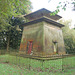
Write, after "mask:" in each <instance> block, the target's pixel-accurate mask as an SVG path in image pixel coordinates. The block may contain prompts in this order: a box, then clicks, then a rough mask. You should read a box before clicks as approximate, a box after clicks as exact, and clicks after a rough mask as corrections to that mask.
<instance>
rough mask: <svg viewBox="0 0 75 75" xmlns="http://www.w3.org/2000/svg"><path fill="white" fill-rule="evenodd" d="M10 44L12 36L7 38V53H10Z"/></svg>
mask: <svg viewBox="0 0 75 75" xmlns="http://www.w3.org/2000/svg"><path fill="white" fill-rule="evenodd" d="M9 42H10V36H9V35H8V36H7V52H9Z"/></svg>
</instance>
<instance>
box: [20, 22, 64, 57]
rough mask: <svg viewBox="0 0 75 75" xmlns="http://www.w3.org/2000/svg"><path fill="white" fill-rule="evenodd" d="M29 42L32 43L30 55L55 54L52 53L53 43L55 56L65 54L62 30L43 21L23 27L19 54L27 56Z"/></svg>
mask: <svg viewBox="0 0 75 75" xmlns="http://www.w3.org/2000/svg"><path fill="white" fill-rule="evenodd" d="M30 40H31V41H32V42H33V46H32V55H36V56H47V55H52V54H56V53H55V52H54V42H57V54H65V48H64V41H63V35H62V30H61V28H59V27H57V26H54V25H52V24H50V23H47V22H44V21H43V22H39V23H35V24H32V25H28V26H24V29H23V34H22V40H21V44H20V52H22V53H24V54H28V48H27V44H28V42H29V41H30Z"/></svg>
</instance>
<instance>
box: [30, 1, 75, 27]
mask: <svg viewBox="0 0 75 75" xmlns="http://www.w3.org/2000/svg"><path fill="white" fill-rule="evenodd" d="M30 1H31V2H32V7H33V9H32V12H34V11H37V10H39V9H41V8H46V9H48V10H50V11H54V10H56V7H57V6H58V4H59V2H60V1H61V2H63V1H68V2H72V1H71V0H50V2H49V0H30ZM72 7H73V5H71V4H68V6H67V8H66V11H64V10H62V9H60V12H59V13H58V15H60V16H62V17H63V19H65V20H72V24H71V27H70V28H73V27H74V25H75V11H72Z"/></svg>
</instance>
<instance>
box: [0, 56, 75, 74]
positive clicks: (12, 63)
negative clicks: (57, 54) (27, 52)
mask: <svg viewBox="0 0 75 75" xmlns="http://www.w3.org/2000/svg"><path fill="white" fill-rule="evenodd" d="M74 59H75V57H69V58H64V59H63V60H62V59H58V60H49V61H44V62H43V63H42V61H39V60H34V59H28V58H23V57H16V56H11V55H0V75H75V68H74V66H75V64H74V62H75V60H74ZM62 61H63V62H62ZM71 61H72V62H71ZM68 62H69V63H68ZM62 64H63V65H64V66H63V67H64V68H65V69H66V68H70V69H67V70H64V71H62ZM67 65H68V66H70V67H65V66H67Z"/></svg>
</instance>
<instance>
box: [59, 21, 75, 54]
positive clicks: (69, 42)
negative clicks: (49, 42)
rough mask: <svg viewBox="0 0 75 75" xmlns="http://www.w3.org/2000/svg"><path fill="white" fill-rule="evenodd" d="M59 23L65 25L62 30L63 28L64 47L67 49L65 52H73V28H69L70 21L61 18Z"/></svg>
mask: <svg viewBox="0 0 75 75" xmlns="http://www.w3.org/2000/svg"><path fill="white" fill-rule="evenodd" d="M60 23H62V24H64V25H65V27H64V28H63V29H62V30H63V36H64V43H65V48H66V50H67V53H72V54H74V53H75V30H74V29H70V28H69V26H70V25H71V21H70V20H68V21H63V20H61V21H60Z"/></svg>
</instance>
